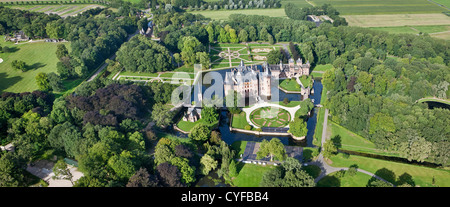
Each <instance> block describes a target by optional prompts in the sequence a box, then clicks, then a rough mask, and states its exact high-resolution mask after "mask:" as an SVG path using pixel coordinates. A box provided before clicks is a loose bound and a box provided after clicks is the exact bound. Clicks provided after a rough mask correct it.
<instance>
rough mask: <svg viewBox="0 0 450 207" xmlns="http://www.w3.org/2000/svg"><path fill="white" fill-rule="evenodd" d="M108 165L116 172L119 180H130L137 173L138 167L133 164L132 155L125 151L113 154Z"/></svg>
mask: <svg viewBox="0 0 450 207" xmlns="http://www.w3.org/2000/svg"><path fill="white" fill-rule="evenodd" d="M108 167H110V168H111V169H112V170H113V171H114V172H115V174H116V176H117V177H118V179H119V180H122V181H125V180H129V179H130V177H131V176H132V175H134V174H135V172H136V169H135V167H134V165H133V162H132V160H131V159H130V155H129V154H128V153H126V151H123V152H122V153H121V154H120V155H113V156H112V157H111V158H109V160H108Z"/></svg>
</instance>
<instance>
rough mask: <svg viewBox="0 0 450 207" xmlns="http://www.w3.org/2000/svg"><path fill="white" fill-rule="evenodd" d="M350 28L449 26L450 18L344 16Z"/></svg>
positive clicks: (439, 14)
mask: <svg viewBox="0 0 450 207" xmlns="http://www.w3.org/2000/svg"><path fill="white" fill-rule="evenodd" d="M343 17H344V18H345V19H346V20H347V22H348V24H349V25H350V26H358V27H394V26H405V25H410V26H411V25H414V26H417V25H449V24H450V18H449V17H448V16H447V15H445V14H442V13H435V14H382V15H343Z"/></svg>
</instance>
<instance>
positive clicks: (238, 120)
mask: <svg viewBox="0 0 450 207" xmlns="http://www.w3.org/2000/svg"><path fill="white" fill-rule="evenodd" d="M245 116H246V115H245V112H241V113H240V114H234V115H233V122H232V123H231V127H233V128H237V129H244V127H245V126H247V125H249V124H248V122H247V119H246V118H245Z"/></svg>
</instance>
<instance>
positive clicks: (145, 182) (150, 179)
mask: <svg viewBox="0 0 450 207" xmlns="http://www.w3.org/2000/svg"><path fill="white" fill-rule="evenodd" d="M157 186H158V179H157V178H156V177H155V176H154V175H150V174H149V173H148V171H147V169H146V168H139V170H138V171H136V173H135V174H134V175H133V176H131V177H130V180H128V183H127V185H126V187H157Z"/></svg>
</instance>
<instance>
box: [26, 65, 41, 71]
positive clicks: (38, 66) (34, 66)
mask: <svg viewBox="0 0 450 207" xmlns="http://www.w3.org/2000/svg"><path fill="white" fill-rule="evenodd" d="M45 66H46V64H43V63H34V64H33V65H27V66H26V67H27V71H28V70H37V69H39V68H42V67H45Z"/></svg>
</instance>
